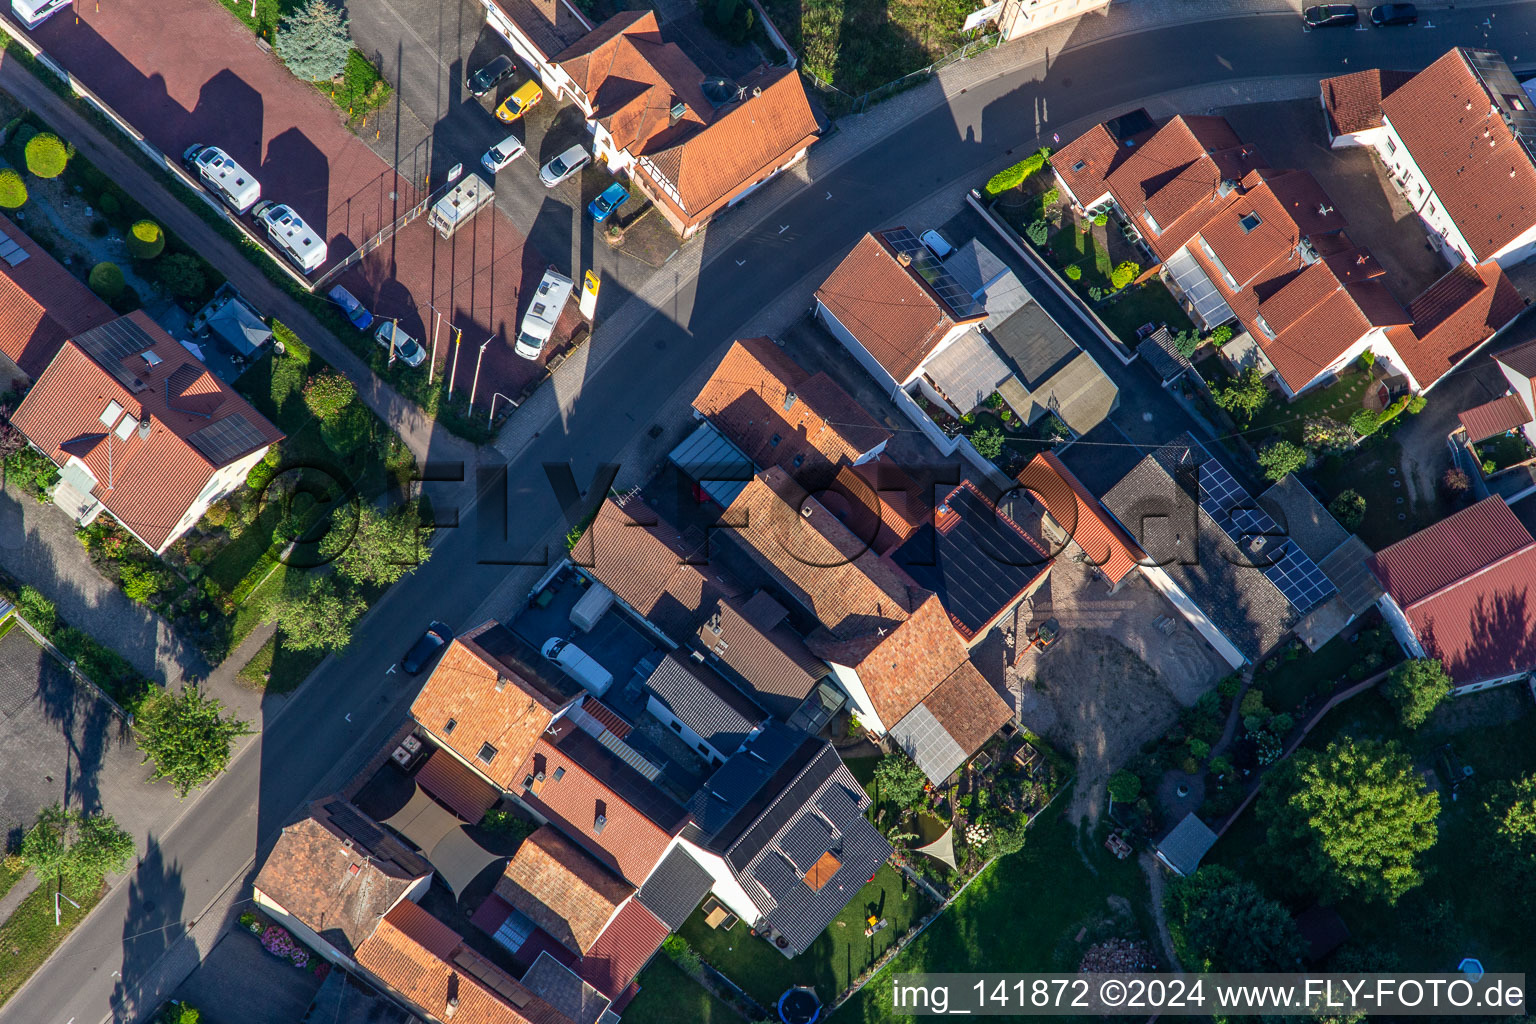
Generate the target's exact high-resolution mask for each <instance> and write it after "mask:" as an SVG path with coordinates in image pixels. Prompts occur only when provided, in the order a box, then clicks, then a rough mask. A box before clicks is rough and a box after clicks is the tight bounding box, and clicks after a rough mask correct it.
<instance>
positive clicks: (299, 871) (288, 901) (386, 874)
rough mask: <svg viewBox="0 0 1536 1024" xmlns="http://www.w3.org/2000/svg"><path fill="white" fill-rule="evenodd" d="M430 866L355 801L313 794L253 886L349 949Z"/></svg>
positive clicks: (342, 946) (317, 930) (353, 946)
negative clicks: (305, 813)
mask: <svg viewBox="0 0 1536 1024" xmlns="http://www.w3.org/2000/svg"><path fill="white" fill-rule="evenodd" d="M431 873H432V866H431V865H430V864H428V863H427V862H426V861H424V860H422V859H421V858H420V857H418V856H416V854H414V853H412V852H411V851H410V850H408V849H406V848H405V846H404V845H403V844H401V843H400V841H399V840H397V839H395V838H394V837H393V836H391V835H390V834H388V833H387V832H385V831H384V830H383V829H382V828H380V827H379V826H378V825H377V824H375V823H374V822H373V821H372V820H371V819H370V818H368V817H367V816H366V815H364V814H363V813H362V812H361V811H359V810H358V809H357V808H356V807H353V806H352V805H351V804H349V803H347V802H346V801H344V800H341V799H339V798H328V799H324V800H317V801H315V803H313V804H311V805H310V808H309V814H308V816H307V817H305V818H303V819H302V820H300V821H298V822H295V823H294V824H292V825H289V826H287V827H285V828H284V829H283V831H282V834H281V835H280V836H278V839H277V843H276V844H275V845H274V846H273V847H272V852H271V853H269V854H268V855H267V859H266V862H265V863H264V864H262V866H261V871H260V873H258V874H257V876H256V882H255V885H256V888H257V889H258V890H260V891H261V893H262V894H263V895H265V896H266V897H267V898H269V899H270V900H272V901H273V902H275V903H277V904H278V905H279V906H281V907H282V908H283V909H284V910H286V911H287V912H288V913H289V914H292V915H293V916H294V917H296V918H298V920H300V921H302V922H303V923H304V924H306V925H308V926H309V927H310V928H311V929H313V930H314V932H315V933H316V934H318V935H319V936H320V937H321V938H323V939H325V940H326V941H327V942H329V943H330V944H331V945H332V946H335V947H336V948H337V949H339V950H341V951H342V952H343V953H347V954H350V953H351V952H352V951H353V950H355V949H356V948H357V947H358V945H359V944H361V943H362V942H363V940H365V939H366V938H368V936H369V935H372V934H373V931H374V929H375V928H377V927H378V925H379V922H380V921H381V920H383V918H384V915H385V914H386V913H388V912H389V910H390V908H391V907H393V906H394V905H395V903H396V902H397V901H399V900H400V899H401V898H403V897H404V895H405V893H406V890H408V889H409V888H410V887H411V885H412V884H413V883H414V882H415V881H416V880H417V879H420V878H425V877H426V876H428V875H430V874H431Z"/></svg>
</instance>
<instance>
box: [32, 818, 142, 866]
mask: <svg viewBox="0 0 1536 1024" xmlns="http://www.w3.org/2000/svg"><path fill="white" fill-rule="evenodd" d="M132 856H133V836H131V835H129V834H128V833H127V832H126V831H125V830H123V829H122V828H120V827H119V826H118V824H117V822H116V821H114V820H112V818H111V816H110V815H106V814H86V813H84V812H82V811H75V810H65V809H64V808H63V807H61V806H60V805H58V804H54V805H53V806H52V807H45V808H43V810H42V812H41V813H39V814H38V816H37V824H35V825H33V826H32V828H31V829H29V830H28V831H27V834H26V835H25V836H23V837H22V840H21V859H22V860H24V861H26V862H27V865H28V866H29V867H30V868H31V869H32V870H33V871H34V872H36V873H37V875H38V877H40V878H43V877H48V876H52V875H63V876H65V877H67V878H73V879H82V880H90V879H93V878H100V877H102V876H103V875H107V874H110V873H112V872H114V871H121V870H122V869H123V867H124V866H125V865H126V864H127V863H128V859H129V858H130V857H132Z"/></svg>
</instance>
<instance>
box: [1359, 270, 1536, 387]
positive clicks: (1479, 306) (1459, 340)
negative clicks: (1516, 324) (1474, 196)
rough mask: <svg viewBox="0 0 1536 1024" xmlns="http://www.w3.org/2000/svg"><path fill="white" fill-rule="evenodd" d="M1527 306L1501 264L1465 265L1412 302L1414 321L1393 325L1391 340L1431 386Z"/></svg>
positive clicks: (1425, 384)
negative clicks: (1399, 325) (1409, 323)
mask: <svg viewBox="0 0 1536 1024" xmlns="http://www.w3.org/2000/svg"><path fill="white" fill-rule="evenodd" d="M1524 309H1525V300H1524V299H1522V298H1521V297H1520V293H1519V292H1517V291H1516V290H1515V286H1514V285H1513V284H1511V283H1510V280H1509V278H1508V277H1507V276H1505V274H1504V271H1503V270H1501V269H1499V265H1498V264H1497V263H1494V262H1493V261H1492V260H1490V261H1488V262H1487V263H1484V264H1483V265H1482V266H1479V267H1473V266H1471V265H1470V264H1467V263H1461V264H1459V265H1457V266H1456V267H1454V268H1453V269H1452V270H1451V271H1450V272H1449V273H1447V274H1446V275H1445V276H1444V277H1442V278H1440V280H1438V281H1436V282H1435V283H1434V284H1432V285H1430V286H1429V287H1428V288H1426V289H1425V290H1424V292H1423V293H1422V294H1421V295H1419V296H1418V298H1416V299H1414V300H1413V301H1412V302H1410V303H1408V314H1409V316H1411V317H1412V318H1413V323H1412V325H1410V326H1405V327H1394V328H1392V329H1391V330H1389V331H1388V332H1387V340H1388V341H1390V342H1391V343H1392V347H1393V348H1394V349H1396V350H1397V353H1398V355H1400V356H1402V357H1403V362H1404V363H1406V364H1407V366H1408V371H1409V372H1410V373H1412V374H1413V377H1414V379H1415V380H1416V381H1418V384H1419V387H1420V388H1427V387H1429V385H1430V384H1432V383H1434V382H1435V381H1437V380H1439V379H1440V378H1441V377H1443V376H1444V375H1445V374H1446V373H1447V372H1448V371H1449V370H1450V369H1451V368H1452V367H1454V366H1455V365H1456V364H1457V363H1459V362H1461V361H1462V360H1463V359H1465V358H1467V356H1469V355H1471V354H1472V353H1473V352H1474V351H1475V350H1476V349H1477V348H1478V347H1479V346H1480V345H1482V344H1483V343H1484V342H1486V341H1487V340H1488V339H1489V338H1491V337H1493V335H1494V333H1495V332H1496V331H1498V330H1499V329H1500V328H1502V327H1503V326H1504V325H1505V324H1507V323H1509V322H1510V321H1511V320H1513V319H1514V318H1515V317H1517V316H1519V315H1520V313H1521V312H1522V311H1523V310H1524Z"/></svg>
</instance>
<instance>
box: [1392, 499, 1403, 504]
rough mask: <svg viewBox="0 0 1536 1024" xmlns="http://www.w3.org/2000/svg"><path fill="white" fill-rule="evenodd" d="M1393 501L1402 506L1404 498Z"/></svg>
mask: <svg viewBox="0 0 1536 1024" xmlns="http://www.w3.org/2000/svg"><path fill="white" fill-rule="evenodd" d="M1393 500H1394V501H1395V502H1396V503H1397V504H1399V505H1401V504H1402V503H1403V499H1402V498H1395V499H1393Z"/></svg>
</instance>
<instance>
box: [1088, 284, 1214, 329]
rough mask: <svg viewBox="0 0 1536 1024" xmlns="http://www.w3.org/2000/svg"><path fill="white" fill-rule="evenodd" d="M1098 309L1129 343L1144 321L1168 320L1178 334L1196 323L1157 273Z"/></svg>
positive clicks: (1160, 321)
mask: <svg viewBox="0 0 1536 1024" xmlns="http://www.w3.org/2000/svg"><path fill="white" fill-rule="evenodd" d="M1094 312H1095V313H1097V314H1099V319H1100V320H1103V321H1104V324H1105V326H1107V327H1108V328H1109V329H1110V330H1112V331H1114V332H1115V335H1116V336H1117V337H1119V339H1120V340H1121V341H1123V342H1125V343H1126V344H1127V345H1135V344H1136V329H1137V328H1138V327H1140V326H1142V325H1143V324H1167V325H1168V330H1169V331H1171V332H1173V333H1174V334H1178V333H1179V332H1180V331H1188V330H1192V329H1193V328H1194V326H1195V325H1194V323H1193V322H1191V321H1190V319H1189V314H1187V313H1185V312H1184V307H1183V306H1180V305H1179V301H1178V300H1177V299H1175V298H1174V297H1173V293H1172V292H1170V291H1169V290H1168V286H1167V285H1165V284H1163V283H1162V282H1161V281H1159V280H1157V278H1155V277H1154V278H1150V279H1148V280H1147V281H1146V282H1145V283H1143V284H1140V285H1137V286H1136V287H1134V288H1131V289H1129V290H1127V291H1126V293H1125V294H1124V295H1122V296H1121V297H1120V298H1118V299H1116V300H1115V301H1113V302H1109V303H1105V304H1104V305H1103V306H1100V307H1098V308H1097V309H1095V310H1094Z"/></svg>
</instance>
